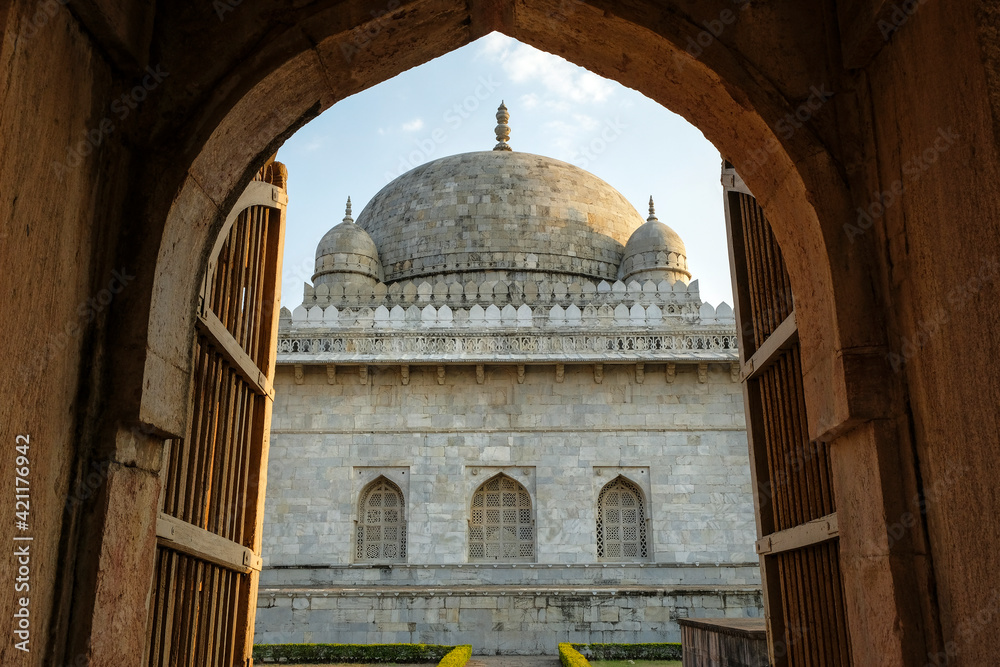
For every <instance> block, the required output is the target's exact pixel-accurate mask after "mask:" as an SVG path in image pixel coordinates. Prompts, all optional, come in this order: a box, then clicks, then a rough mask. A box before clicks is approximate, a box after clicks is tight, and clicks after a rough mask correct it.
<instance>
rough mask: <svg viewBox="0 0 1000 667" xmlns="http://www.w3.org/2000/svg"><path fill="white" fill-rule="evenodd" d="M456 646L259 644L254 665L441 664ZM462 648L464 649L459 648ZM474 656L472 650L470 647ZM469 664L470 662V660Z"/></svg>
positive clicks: (254, 648) (256, 646)
mask: <svg viewBox="0 0 1000 667" xmlns="http://www.w3.org/2000/svg"><path fill="white" fill-rule="evenodd" d="M455 648H456V647H454V646H443V645H440V644H256V645H254V647H253V659H254V662H262V663H263V662H267V663H272V662H279V661H280V662H290V663H296V662H299V663H305V664H310V663H312V664H323V663H337V662H360V663H378V662H428V663H437V662H440V661H441V660H442V659H443V658H444V657H445V656H446V655H449V654H450V653H453V652H454V651H453V649H455ZM459 648H461V647H459ZM469 653H470V654H471V653H472V647H469ZM466 660H468V658H466ZM464 664H465V663H464V662H462V663H461V665H464ZM461 665H459V664H453V665H451V667H461Z"/></svg>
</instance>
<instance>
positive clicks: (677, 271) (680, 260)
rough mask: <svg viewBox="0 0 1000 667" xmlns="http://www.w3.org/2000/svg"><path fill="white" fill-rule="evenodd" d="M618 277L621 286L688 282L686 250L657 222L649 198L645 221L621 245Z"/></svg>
mask: <svg viewBox="0 0 1000 667" xmlns="http://www.w3.org/2000/svg"><path fill="white" fill-rule="evenodd" d="M619 276H620V278H621V280H622V281H623V282H629V281H631V280H636V281H638V282H644V281H646V280H657V281H659V280H664V279H667V280H673V281H677V280H683V281H685V282H687V281H689V280H691V272H690V271H688V268H687V249H686V248H685V247H684V241H682V240H681V237H680V236H679V235H678V234H677V232H675V231H674V230H672V229H671V228H670V227H668V226H667V225H665V224H663V223H662V222H660V221H659V220H658V219H657V217H656V213H655V211H654V209H653V198H652V197H650V198H649V218H648V219H647V220H646V224H644V225H642V226H641V227H639V229H637V230H635V232H634V233H633V234H632V236H631V237H630V238H629V240H628V243H626V244H625V254H624V255H623V256H622V264H621V269H620V271H619Z"/></svg>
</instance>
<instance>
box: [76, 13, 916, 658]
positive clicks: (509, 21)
mask: <svg viewBox="0 0 1000 667" xmlns="http://www.w3.org/2000/svg"><path fill="white" fill-rule="evenodd" d="M741 6H743V5H737V10H738V9H739V7H741ZM230 9H231V10H232V11H227V12H226V13H225V14H223V15H220V17H219V18H220V19H222V20H221V21H220V27H215V26H213V27H211V28H208V27H203V29H200V30H190V29H189V30H188V32H187V33H185V34H187V35H188V36H190V37H192V41H193V42H194V44H195V45H197V44H206V45H207V44H213V51H214V52H215V53H216V54H217V55H218V58H217V60H218V62H213V63H207V64H205V63H197V62H194V57H193V56H190V55H188V56H178V54H177V53H173V54H171V53H167V54H165V55H167V56H174V57H175V62H176V65H173V64H171V65H170V66H171V67H174V71H175V72H177V74H176V75H175V76H177V77H178V78H179V79H180V80H181V81H183V82H184V83H183V84H182V85H180V86H178V87H177V88H175V89H172V90H170V91H168V93H169V95H170V96H171V97H170V102H171V103H172V104H173V105H174V106H173V107H172V108H176V109H177V115H176V118H177V119H179V120H173V121H170V120H157V121H156V122H154V123H153V126H152V128H151V129H152V131H153V138H154V139H153V140H154V141H156V140H157V138H160V139H164V138H165V137H166V136H183V137H185V138H186V140H185V141H182V142H179V143H178V144H177V145H172V146H165V145H164V146H163V147H160V148H158V149H157V150H156V151H155V152H154V155H153V159H152V160H151V161H150V164H149V165H148V166H146V167H145V169H144V171H143V172H142V174H141V175H140V176H138V177H137V180H138V181H139V183H140V185H141V186H143V187H141V188H140V189H141V190H144V191H149V192H152V193H153V196H152V197H150V198H149V199H148V200H146V201H143V202H141V203H140V202H136V203H134V207H135V209H136V211H137V212H138V213H139V214H140V216H139V217H140V218H141V219H142V220H144V221H147V222H148V226H149V228H150V229H151V230H154V231H155V233H150V234H149V237H148V239H146V240H143V241H142V242H141V243H140V245H141V246H142V252H141V253H140V254H141V255H142V256H143V257H145V258H146V259H147V260H148V261H149V264H150V265H151V266H152V265H155V266H156V271H155V275H153V276H150V277H149V278H148V280H149V284H148V294H149V295H150V296H149V301H148V303H145V304H141V305H143V306H144V307H145V309H144V308H139V309H138V310H137V314H136V315H134V316H133V317H134V320H133V321H132V325H133V329H132V331H130V332H129V335H132V336H133V339H132V343H133V345H135V346H140V345H141V346H142V348H143V349H144V357H143V359H142V366H143V368H142V373H141V374H138V376H140V377H141V378H142V390H141V392H136V393H135V396H137V397H140V398H139V399H138V404H137V405H135V406H134V407H135V410H136V414H137V420H138V421H140V422H142V423H145V424H148V425H150V426H151V427H153V429H155V430H156V431H157V432H161V433H174V434H176V433H178V431H179V430H181V429H182V427H183V424H184V423H185V419H186V414H185V409H186V394H187V387H188V375H189V373H190V354H189V351H190V340H191V335H192V332H193V331H194V319H193V316H194V312H195V309H194V303H195V300H196V298H197V292H198V286H199V284H200V281H201V275H202V272H203V271H204V267H205V264H206V260H207V257H208V253H209V250H210V249H211V247H212V246H213V244H214V243H215V241H216V238H217V236H218V233H219V230H220V228H221V224H222V219H223V218H224V217H225V214H226V212H227V211H228V210H229V208H230V206H231V205H232V203H233V202H234V200H235V198H236V196H237V195H238V193H239V192H240V190H241V188H242V186H243V184H244V182H245V181H246V180H248V178H249V175H250V174H251V173H252V172H253V171H255V170H256V168H257V167H258V166H259V165H260V163H261V162H262V161H263V159H264V158H265V156H267V155H269V154H271V153H273V150H274V149H275V147H276V146H277V145H279V144H280V143H281V141H282V140H283V138H285V137H286V136H288V135H289V134H290V133H291V132H292V131H294V129H295V128H296V127H298V126H299V125H300V124H302V123H304V122H306V121H307V120H308V119H309V118H311V117H313V116H315V115H316V114H317V113H319V112H321V111H322V110H323V109H325V108H328V107H329V106H330V105H331V104H333V103H335V102H336V101H337V100H339V99H343V98H344V97H346V96H347V95H350V94H352V93H353V92H356V91H358V90H361V89H364V88H366V87H369V86H371V85H375V84H376V83H378V82H379V81H382V80H384V79H386V78H388V77H390V76H392V75H394V74H396V73H398V72H399V71H402V70H404V69H406V68H408V67H412V66H416V65H419V64H420V63H422V62H426V61H427V60H429V59H431V58H433V57H435V56H437V55H440V54H442V53H445V52H447V51H449V50H451V49H454V48H457V47H458V46H461V45H464V44H466V43H468V42H470V41H471V40H473V39H475V38H477V37H479V36H482V35H484V34H487V33H488V32H490V31H492V30H500V31H502V32H504V33H505V34H508V35H510V36H511V37H514V38H516V39H519V40H521V41H523V42H525V43H528V44H531V45H533V46H536V47H538V48H542V49H546V50H549V51H552V52H555V53H557V54H559V55H562V56H564V57H566V58H568V59H569V60H571V61H573V62H576V63H577V64H580V65H582V66H585V67H588V68H589V69H591V70H593V71H595V72H597V73H599V74H602V75H604V76H608V77H610V78H613V79H616V80H618V81H620V82H622V83H624V84H625V85H629V86H631V87H634V88H637V89H639V90H640V91H642V92H644V93H645V94H647V95H649V96H650V97H652V98H653V99H655V100H657V101H658V102H660V103H661V104H663V105H664V106H667V107H668V108H670V109H672V110H674V111H676V112H678V113H680V114H681V115H682V116H684V117H685V118H687V119H688V120H689V121H690V122H692V123H693V124H694V125H696V126H697V127H699V128H701V129H702V131H704V132H705V133H706V135H707V136H708V138H709V139H710V140H712V141H713V143H715V145H716V146H718V147H719V148H720V150H721V151H722V152H723V154H724V155H725V156H726V157H727V159H729V160H730V161H731V162H732V163H733V164H734V165H735V166H736V167H737V169H738V170H739V171H740V172H741V173H742V174H743V175H744V177H745V180H746V181H747V183H748V185H749V186H750V188H751V190H752V191H753V192H754V193H755V194H756V195H757V198H758V200H759V201H760V202H761V204H762V205H763V207H764V209H765V210H766V211H767V214H768V217H769V218H770V220H771V222H772V224H773V226H774V230H775V234H776V236H777V238H778V240H779V242H780V244H781V246H782V248H783V249H784V250H785V254H786V258H787V260H788V269H789V274H790V276H791V281H792V285H793V288H794V291H795V293H796V294H797V295H799V298H800V299H801V304H800V309H799V327H800V337H801V340H802V346H803V367H804V374H805V381H806V382H805V384H806V387H805V390H806V399H807V402H808V404H809V408H810V409H809V415H810V419H811V422H810V434H811V435H812V436H813V437H822V438H827V439H831V438H835V437H838V436H840V435H841V434H844V433H847V432H848V431H849V430H850V429H851V428H852V427H854V426H856V425H858V424H862V423H864V422H865V421H867V420H870V419H873V418H878V417H883V416H885V414H886V413H887V412H888V411H889V410H890V409H891V407H890V406H889V405H888V404H887V402H886V401H885V400H882V399H881V398H880V397H881V396H882V395H884V394H887V393H888V391H889V389H888V388H887V387H886V386H885V385H886V383H885V382H884V381H883V379H882V378H883V373H882V372H881V370H880V368H879V366H877V365H874V364H871V363H869V362H870V361H871V360H872V359H873V358H879V356H880V355H879V354H878V352H877V350H879V349H880V346H882V345H883V344H884V342H885V341H884V340H883V329H882V328H881V326H880V322H879V321H878V320H877V319H869V318H856V317H853V314H854V312H856V311H859V310H860V311H862V312H868V313H874V312H878V311H877V309H876V307H875V303H876V301H875V300H876V296H875V294H876V291H875V290H874V289H872V288H871V284H872V282H873V281H872V279H871V277H870V272H871V271H872V264H871V262H870V260H869V258H868V256H867V255H866V252H868V251H865V250H864V249H863V248H862V247H861V246H854V245H851V244H850V243H849V242H848V240H847V239H846V237H844V235H843V234H842V232H841V225H842V222H843V221H844V220H845V219H847V218H848V217H849V213H848V212H849V211H850V198H849V194H848V188H847V185H846V177H845V175H844V173H843V169H842V168H841V167H840V166H839V165H838V161H837V160H836V159H835V158H834V157H833V156H832V155H831V154H830V152H829V151H828V150H827V148H826V142H827V141H832V140H833V137H834V135H835V134H836V132H835V131H834V128H835V127H836V123H835V121H834V120H833V118H832V116H833V110H834V104H833V103H829V104H828V102H829V100H828V99H827V97H828V95H827V91H828V90H829V91H837V90H839V86H840V83H841V82H840V81H838V80H836V75H835V74H833V73H834V72H837V71H839V68H838V67H835V66H833V65H831V64H829V63H828V62H826V57H827V56H826V55H825V54H817V53H816V52H815V50H814V49H811V48H809V43H810V41H815V42H817V43H825V42H826V41H827V40H829V39H831V34H832V33H831V31H832V28H830V27H828V26H829V25H830V24H829V23H824V22H822V21H816V20H814V19H815V18H816V17H815V16H813V15H812V14H810V11H809V9H808V8H803V9H799V10H798V14H796V13H795V10H784V11H786V12H787V14H782V15H778V14H774V15H770V14H768V10H767V9H762V10H761V11H760V13H759V14H755V15H754V19H753V20H752V21H748V22H747V23H746V24H741V23H740V18H741V17H740V16H739V14H738V12H737V11H735V10H734V9H733V8H732V5H731V4H730V3H724V2H719V3H714V4H713V5H711V6H705V7H703V8H700V9H699V10H698V11H697V13H693V11H689V12H688V13H680V12H678V13H674V12H670V11H660V10H659V8H657V7H654V6H653V5H652V3H650V4H645V3H635V4H634V5H631V4H630V5H628V6H619V5H618V4H616V3H611V2H594V3H587V2H577V1H575V0H572V1H563V2H548V3H517V2H482V3H479V2H472V3H471V5H467V4H466V3H464V2H461V3H455V2H444V1H438V2H409V3H396V2H391V3H389V4H388V5H386V6H385V7H379V6H377V5H376V3H364V2H356V3H346V2H345V3H319V4H318V5H314V6H311V7H310V8H309V9H301V10H291V11H284V12H281V11H279V10H276V9H275V8H274V7H268V6H263V7H262V6H259V5H258V6H255V7H252V8H251V7H250V5H249V4H247V5H235V6H232V7H230ZM775 11H776V10H775ZM727 12H728V13H727ZM748 16H749V15H748ZM827 18H830V17H829V16H828V17H827ZM778 19H781V21H778ZM165 20H166V21H167V24H168V26H169V25H170V24H171V21H172V20H176V21H180V20H181V19H180V18H173V17H168V18H166V19H165ZM772 21H774V24H772V23H771V22H772ZM762 24H764V25H766V26H767V27H768V28H769V29H770V30H771V33H770V38H771V41H770V42H769V44H768V45H765V46H764V47H763V48H762V47H761V45H759V44H757V43H755V37H754V32H755V30H757V29H759V28H760V27H761V25H762ZM262 26H263V27H262ZM243 28H246V29H245V30H244V29H243ZM359 31H360V32H359ZM182 32H184V31H182ZM705 35H708V37H707V38H706V37H705ZM213 40H214V41H213ZM345 44H346V45H348V46H349V47H351V48H350V49H347V50H345V49H344V45H345ZM692 44H694V45H695V46H696V47H697V48H693V47H692V46H691V45H692ZM775 45H778V46H780V48H783V49H786V50H788V51H790V52H793V53H797V54H800V55H801V57H802V58H803V59H804V60H806V61H808V62H807V64H804V65H802V67H801V68H798V67H793V66H787V67H784V68H783V67H781V66H780V65H776V64H774V63H769V62H768V61H767V59H766V58H765V56H764V52H766V50H767V48H768V47H771V48H773V47H775ZM362 47H363V48H362ZM184 48H185V50H191V51H194V52H197V48H193V47H192V44H191V43H186V44H185V45H184ZM355 48H356V50H352V49H355ZM348 52H350V54H351V55H350V56H349V57H348V56H347V55H346V54H347V53H348ZM248 54H249V55H248ZM805 71H808V72H809V74H810V75H812V76H815V77H816V78H817V79H818V80H812V79H810V77H809V76H806V75H805V74H804V73H803V72H805ZM824 73H830V76H829V77H827V76H824ZM828 78H829V79H830V80H829V81H827V80H826V79H828ZM195 84H197V85H195ZM192 88H193V89H194V90H195V92H194V93H189V92H188V90H190V89H192ZM838 104H839V103H838ZM843 104H844V105H847V106H848V107H849V106H850V104H851V103H850V102H849V101H847V102H844V103H843ZM802 116H808V120H809V121H810V123H809V124H808V125H802V126H801V127H795V126H791V127H789V126H788V123H789V122H790V121H789V120H788V119H789V118H792V119H798V118H800V117H802ZM783 122H784V123H786V124H785V125H783V124H782V123H783ZM801 122H802V123H804V121H801ZM171 123H172V124H171ZM786 129H787V130H789V131H786ZM834 257H835V258H837V260H836V261H831V258H834ZM192 265H194V266H196V267H199V270H197V271H192V270H191V267H192ZM147 313H148V318H146V314H147ZM140 319H141V320H142V321H141V322H140ZM873 397H875V398H879V400H873ZM892 438H893V435H892V434H891V433H888V434H886V433H880V434H868V435H865V436H861V437H856V440H855V441H856V444H859V446H861V447H863V448H866V449H871V448H872V447H876V446H877V445H879V444H880V443H881V442H887V441H891V440H892ZM861 486H863V485H859V496H858V497H857V499H859V500H860V499H862V498H864V495H863V492H862V491H861V490H860V487H861ZM879 490H880V489H879ZM867 528H869V529H871V528H872V526H868V527H867ZM878 555H879V557H882V556H885V557H886V558H888V554H878ZM901 578H902V579H904V580H908V579H909V575H905V576H902V577H901ZM883 583H884V579H883ZM893 583H898V581H896V580H894V581H893ZM860 592H861V591H860V590H859V591H858V593H860ZM889 593H890V597H891V593H892V591H891V590H889ZM856 601H857V602H858V603H859V609H860V607H861V606H863V605H862V604H861V601H860V600H856ZM886 608H888V609H890V610H891V611H890V613H889V614H888V615H883V616H880V617H879V620H880V621H881V622H882V623H884V624H888V625H891V624H892V623H894V622H895V620H896V616H895V614H898V613H899V605H898V603H897V602H895V601H894V600H890V601H889V602H888V603H887V607H886ZM95 613H96V612H95ZM911 613H913V614H919V612H915V611H914V612H911ZM887 634H889V635H892V633H891V632H889V633H887ZM879 636H880V637H882V636H884V635H879ZM881 648H882V650H885V646H882V647H881ZM857 650H858V651H860V652H861V654H862V655H868V654H869V649H868V648H866V647H865V646H861V647H860V648H858V649H857ZM871 650H872V651H874V649H871ZM921 650H922V647H921ZM900 651H901V649H899V647H898V646H896V647H895V650H894V651H892V652H891V653H892V655H891V657H890V658H889V662H886V664H891V662H892V660H895V661H896V662H900V663H901V661H902V660H903V658H902V653H901V652H900ZM95 652H96V651H95ZM919 652H920V651H919V650H917V653H919Z"/></svg>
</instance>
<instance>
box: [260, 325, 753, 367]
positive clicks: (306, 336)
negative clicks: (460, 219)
mask: <svg viewBox="0 0 1000 667" xmlns="http://www.w3.org/2000/svg"><path fill="white" fill-rule="evenodd" d="M738 360H739V352H738V350H737V348H736V333H735V331H734V330H733V329H731V328H728V327H726V328H721V327H719V328H713V329H706V330H702V331H697V332H648V331H627V330H621V331H614V332H579V333H569V332H562V333H553V332H546V331H503V330H498V331H495V332H484V331H477V332H468V333H465V332H460V331H455V332H444V331H429V332H413V331H392V332H388V331H387V332H384V333H380V332H373V331H371V330H369V331H367V332H333V331H326V332H309V331H301V330H299V331H293V332H287V331H286V332H282V333H281V334H279V337H278V363H283V364H320V363H344V364H352V363H353V364H357V363H366V364H400V363H402V364H410V363H460V362H469V363H504V362H507V363H525V362H527V363H532V362H533V363H545V362H549V363H553V362H557V361H558V362H568V363H589V362H597V363H604V362H620V363H627V362H633V361H660V362H664V361H666V362H734V361H738Z"/></svg>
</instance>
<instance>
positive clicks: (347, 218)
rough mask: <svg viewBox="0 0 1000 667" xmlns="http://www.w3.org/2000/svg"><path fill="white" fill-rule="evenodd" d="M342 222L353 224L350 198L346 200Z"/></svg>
mask: <svg viewBox="0 0 1000 667" xmlns="http://www.w3.org/2000/svg"><path fill="white" fill-rule="evenodd" d="M344 222H354V218H352V217H351V198H350V197H348V198H347V210H346V211H345V213H344Z"/></svg>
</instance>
